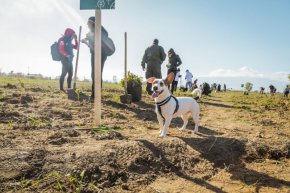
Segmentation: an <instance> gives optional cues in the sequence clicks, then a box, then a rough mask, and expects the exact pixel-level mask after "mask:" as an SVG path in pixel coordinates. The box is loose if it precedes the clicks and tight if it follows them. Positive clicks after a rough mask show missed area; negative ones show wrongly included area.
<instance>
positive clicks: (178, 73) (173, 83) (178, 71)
mask: <svg viewBox="0 0 290 193" xmlns="http://www.w3.org/2000/svg"><path fill="white" fill-rule="evenodd" d="M180 77H181V76H180V69H179V68H178V69H177V71H176V74H175V78H174V81H173V82H172V86H171V93H172V94H173V93H174V92H175V91H176V89H177V86H178V80H179V78H180Z"/></svg>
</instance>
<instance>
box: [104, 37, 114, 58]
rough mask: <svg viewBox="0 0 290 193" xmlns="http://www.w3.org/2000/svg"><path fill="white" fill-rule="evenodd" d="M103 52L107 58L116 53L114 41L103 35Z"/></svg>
mask: <svg viewBox="0 0 290 193" xmlns="http://www.w3.org/2000/svg"><path fill="white" fill-rule="evenodd" d="M102 50H103V52H104V53H105V55H106V56H112V55H113V54H114V53H115V51H116V48H115V44H114V42H113V40H112V39H111V38H109V37H108V36H106V35H102Z"/></svg>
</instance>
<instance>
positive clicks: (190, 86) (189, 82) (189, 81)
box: [185, 70, 193, 92]
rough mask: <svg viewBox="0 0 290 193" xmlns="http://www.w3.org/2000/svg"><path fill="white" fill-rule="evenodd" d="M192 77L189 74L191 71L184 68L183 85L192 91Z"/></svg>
mask: <svg viewBox="0 0 290 193" xmlns="http://www.w3.org/2000/svg"><path fill="white" fill-rule="evenodd" d="M192 78H193V75H192V74H191V72H189V70H186V71H185V80H186V84H185V87H186V88H187V90H189V91H190V92H191V91H192Z"/></svg>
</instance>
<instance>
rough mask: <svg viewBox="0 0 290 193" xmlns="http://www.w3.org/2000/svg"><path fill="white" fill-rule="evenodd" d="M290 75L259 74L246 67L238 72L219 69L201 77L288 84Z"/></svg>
mask: <svg viewBox="0 0 290 193" xmlns="http://www.w3.org/2000/svg"><path fill="white" fill-rule="evenodd" d="M288 74H290V72H273V73H262V72H258V71H256V70H254V69H252V68H249V67H247V66H244V67H242V68H239V69H237V70H232V69H217V70H214V71H211V72H210V73H209V74H207V75H202V76H201V77H221V78H240V77H251V78H265V79H272V80H278V81H283V82H287V81H288Z"/></svg>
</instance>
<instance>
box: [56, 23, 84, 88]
mask: <svg viewBox="0 0 290 193" xmlns="http://www.w3.org/2000/svg"><path fill="white" fill-rule="evenodd" d="M72 40H74V44H72ZM78 46H79V44H78V40H77V35H76V34H75V31H74V30H72V29H70V28H67V29H66V30H65V32H64V35H63V37H61V38H60V39H59V53H60V55H61V64H62V72H61V76H60V79H59V84H60V90H61V91H63V92H64V93H66V92H67V91H66V90H65V89H64V88H63V83H64V79H65V76H66V75H67V74H68V77H67V88H71V81H72V76H73V63H72V62H73V57H74V53H73V49H77V48H78Z"/></svg>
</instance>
